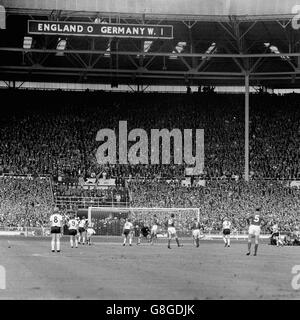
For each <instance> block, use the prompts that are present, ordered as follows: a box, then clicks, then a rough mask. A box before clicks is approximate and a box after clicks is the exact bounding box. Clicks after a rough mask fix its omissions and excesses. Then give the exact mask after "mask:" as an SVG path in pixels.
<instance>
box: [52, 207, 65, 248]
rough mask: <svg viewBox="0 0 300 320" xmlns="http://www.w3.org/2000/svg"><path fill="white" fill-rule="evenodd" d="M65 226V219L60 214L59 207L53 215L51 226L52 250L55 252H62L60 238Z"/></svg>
mask: <svg viewBox="0 0 300 320" xmlns="http://www.w3.org/2000/svg"><path fill="white" fill-rule="evenodd" d="M62 225H63V217H62V215H61V214H60V213H59V209H58V208H57V207H55V208H54V210H53V214H52V215H51V216H50V226H51V250H52V252H55V245H56V251H57V252H60V236H61V228H62Z"/></svg>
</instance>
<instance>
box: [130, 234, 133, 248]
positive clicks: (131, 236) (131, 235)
mask: <svg viewBox="0 0 300 320" xmlns="http://www.w3.org/2000/svg"><path fill="white" fill-rule="evenodd" d="M132 238H133V234H132V232H130V233H129V245H130V247H131V246H132Z"/></svg>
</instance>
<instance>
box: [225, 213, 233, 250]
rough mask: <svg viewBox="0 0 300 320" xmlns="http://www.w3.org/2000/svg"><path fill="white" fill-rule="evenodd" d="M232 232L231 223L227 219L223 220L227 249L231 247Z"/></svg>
mask: <svg viewBox="0 0 300 320" xmlns="http://www.w3.org/2000/svg"><path fill="white" fill-rule="evenodd" d="M230 232H231V222H230V220H229V219H228V218H227V217H225V218H224V220H223V240H224V243H225V247H230Z"/></svg>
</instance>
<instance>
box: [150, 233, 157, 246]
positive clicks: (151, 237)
mask: <svg viewBox="0 0 300 320" xmlns="http://www.w3.org/2000/svg"><path fill="white" fill-rule="evenodd" d="M154 239H156V234H155V233H151V236H150V243H151V245H152V246H153V243H154Z"/></svg>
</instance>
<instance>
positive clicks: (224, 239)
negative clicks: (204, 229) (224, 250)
mask: <svg viewBox="0 0 300 320" xmlns="http://www.w3.org/2000/svg"><path fill="white" fill-rule="evenodd" d="M223 241H224V243H225V246H224V247H227V239H226V236H225V235H224V236H223Z"/></svg>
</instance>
